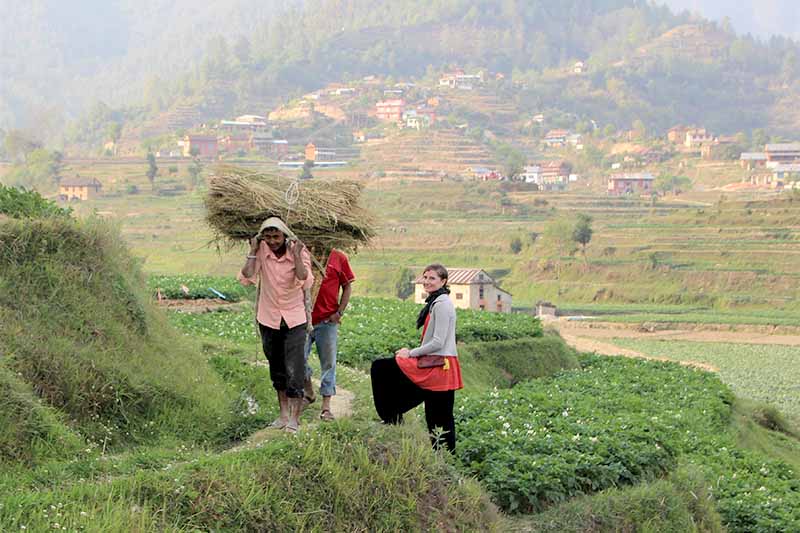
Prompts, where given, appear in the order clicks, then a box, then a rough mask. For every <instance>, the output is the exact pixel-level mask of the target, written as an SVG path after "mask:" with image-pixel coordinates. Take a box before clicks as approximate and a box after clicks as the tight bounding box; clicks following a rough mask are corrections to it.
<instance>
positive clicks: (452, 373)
mask: <svg viewBox="0 0 800 533" xmlns="http://www.w3.org/2000/svg"><path fill="white" fill-rule="evenodd" d="M430 319H431V316H430V315H428V316H427V317H426V318H425V326H423V328H422V337H424V336H425V330H427V329H428V322H429V321H430ZM436 355H444V354H436ZM395 361H397V366H399V367H400V370H402V371H403V374H405V375H406V376H407V377H408V379H410V380H411V381H412V382H414V384H415V385H417V386H418V387H419V388H421V389H425V390H430V391H437V392H438V391H448V390H458V389H462V388H464V382H463V381H461V366H459V364H458V356H449V355H448V356H447V357H445V363H444V366H434V367H430V368H417V358H416V357H395Z"/></svg>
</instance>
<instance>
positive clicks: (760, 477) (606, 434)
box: [456, 356, 800, 532]
mask: <svg viewBox="0 0 800 533" xmlns="http://www.w3.org/2000/svg"><path fill="white" fill-rule="evenodd" d="M732 399H733V395H732V394H731V392H730V391H729V390H728V388H727V387H726V386H725V385H723V384H722V383H721V382H720V381H719V379H718V378H717V377H716V376H715V375H713V374H710V373H706V372H702V371H699V370H694V369H691V368H687V367H683V366H680V365H676V364H672V363H660V362H652V361H643V360H635V359H625V358H607V357H594V356H592V357H587V358H585V359H584V362H583V369H582V370H576V371H567V372H563V373H561V374H559V375H557V376H555V377H553V378H547V379H539V380H534V381H530V382H527V383H525V384H522V385H518V386H517V387H515V388H513V389H510V390H504V391H493V392H489V393H485V394H472V395H466V396H461V400H460V402H459V405H458V407H457V410H456V417H457V419H456V426H457V428H458V432H459V443H458V456H459V459H460V461H461V463H462V464H463V465H464V466H465V467H466V468H467V470H468V471H469V472H470V473H472V474H474V475H476V476H477V477H478V478H479V479H481V480H482V482H483V483H484V485H485V486H486V487H487V488H488V489H489V490H490V491H491V492H492V493H493V494H494V497H495V499H496V501H497V502H498V503H499V504H500V505H501V506H502V507H503V508H505V509H507V510H509V511H523V512H524V511H532V510H539V509H542V508H544V507H546V506H549V505H552V504H555V503H560V502H562V501H566V500H568V499H570V498H572V497H574V496H576V495H579V494H582V493H592V492H595V491H599V490H602V489H605V488H608V487H613V486H618V485H625V484H634V483H638V482H641V481H643V480H647V479H649V478H652V477H655V476H659V475H662V474H664V473H666V472H668V471H670V470H672V469H673V468H674V467H675V465H676V464H678V463H679V462H683V461H685V462H689V463H694V464H696V465H697V466H698V467H699V468H701V470H704V471H705V473H706V474H707V479H713V480H716V483H715V485H714V486H713V487H712V488H711V490H712V493H713V495H714V496H715V498H716V499H717V502H718V507H719V510H720V513H721V514H722V516H723V519H724V520H725V522H726V525H727V527H728V528H729V529H730V530H731V531H742V532H745V531H747V532H753V531H796V530H799V528H800V479H798V477H797V476H796V474H795V473H794V472H793V471H792V469H791V468H790V467H789V466H788V465H786V464H785V463H782V462H778V461H772V460H769V459H765V458H763V457H762V456H759V455H757V454H754V453H751V452H745V451H742V450H739V449H737V448H736V444H735V439H734V438H733V437H732V436H731V435H730V434H729V433H728V429H727V428H728V421H729V417H730V404H731V402H732Z"/></svg>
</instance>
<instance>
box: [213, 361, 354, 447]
mask: <svg viewBox="0 0 800 533" xmlns="http://www.w3.org/2000/svg"><path fill="white" fill-rule="evenodd" d="M251 364H255V365H258V366H268V365H267V362H266V361H258V362H254V363H251ZM314 388H315V389H317V390H319V381H318V380H314ZM354 400H355V394H353V393H352V392H351V391H349V390H346V389H343V388H342V387H339V386H337V387H336V395H335V396H332V397H331V412H332V413H333V416H334V418H336V419H337V420H338V419H340V418H345V417H349V416H352V415H353V401H354ZM275 401H276V402H277V400H275ZM321 405H322V397H321V396H320V395H319V393H317V400H316V401H315V402H314V403H312V404H311V405H309V406H307V407H306V409H305V411H304V412H303V419H302V420H301V423H300V431H299V433H302V432H303V431H304V430H306V429H308V428H310V427H314V426H316V425H317V424H324V423H326V422H322V421H321V420H320V419H319V413H320V406H321ZM308 413H310V414H311V420H308ZM278 435H286V434H285V433H284V432H283V431H279V430H276V429H272V428H264V429H262V430H259V431H256V432H255V433H253V434H252V435H250V436H249V437H248V438H247V440H246V441H244V442H243V443H241V444H240V445H238V446H236V447H234V448H231V449H230V450H228V452H237V451H241V450H247V449H252V448H258V447H259V446H260V445H261V444H262V443H263V442H264V441H266V440H269V439H270V438H273V437H275V436H278Z"/></svg>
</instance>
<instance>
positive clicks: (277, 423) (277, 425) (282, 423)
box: [269, 418, 289, 429]
mask: <svg viewBox="0 0 800 533" xmlns="http://www.w3.org/2000/svg"><path fill="white" fill-rule="evenodd" d="M288 424H289V421H288V420H281V419H280V418H276V419H275V420H274V421H273V422H272V424H270V425H269V428H270V429H283V428H285V427H286V426H287V425H288Z"/></svg>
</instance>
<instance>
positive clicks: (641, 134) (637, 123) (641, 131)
mask: <svg viewBox="0 0 800 533" xmlns="http://www.w3.org/2000/svg"><path fill="white" fill-rule="evenodd" d="M631 129H632V130H633V132H634V133H635V134H636V139H638V140H641V141H643V140H645V139H646V138H647V127H646V126H645V125H644V122H642V121H641V120H639V119H638V118H637V119H636V120H634V121H633V126H632V127H631Z"/></svg>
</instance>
